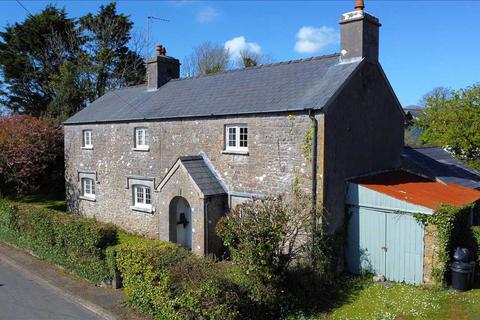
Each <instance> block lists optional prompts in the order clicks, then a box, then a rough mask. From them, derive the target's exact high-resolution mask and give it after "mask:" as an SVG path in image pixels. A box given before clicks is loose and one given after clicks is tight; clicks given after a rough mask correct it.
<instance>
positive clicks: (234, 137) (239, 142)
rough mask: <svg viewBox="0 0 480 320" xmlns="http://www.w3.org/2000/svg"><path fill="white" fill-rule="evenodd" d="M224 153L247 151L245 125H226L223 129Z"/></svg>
mask: <svg viewBox="0 0 480 320" xmlns="http://www.w3.org/2000/svg"><path fill="white" fill-rule="evenodd" d="M225 145H226V148H225V149H226V151H240V152H246V151H248V127H247V126H246V125H227V126H226V127H225Z"/></svg>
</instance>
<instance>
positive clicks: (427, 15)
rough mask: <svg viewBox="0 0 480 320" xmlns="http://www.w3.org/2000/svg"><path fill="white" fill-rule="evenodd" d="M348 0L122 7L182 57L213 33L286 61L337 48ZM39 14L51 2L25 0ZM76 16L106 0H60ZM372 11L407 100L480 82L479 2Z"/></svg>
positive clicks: (8, 16) (388, 65)
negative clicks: (149, 22) (434, 90)
mask: <svg viewBox="0 0 480 320" xmlns="http://www.w3.org/2000/svg"><path fill="white" fill-rule="evenodd" d="M354 2H355V1H354V0H345V1H305V2H300V1H295V2H293V1H252V2H248V1H225V2H220V1H214V2H195V1H118V9H119V11H120V12H123V13H125V14H127V15H130V17H131V19H132V20H133V22H134V23H135V29H136V30H135V32H137V33H138V34H143V35H145V34H146V30H147V16H149V15H151V16H155V17H160V18H165V19H169V20H170V22H160V21H154V22H153V23H152V27H151V42H152V44H155V43H161V44H163V45H164V46H166V48H167V51H168V54H169V55H171V56H175V57H177V58H179V59H180V60H182V59H183V58H184V57H185V56H186V55H188V54H189V53H190V52H191V50H192V48H193V47H194V46H195V45H197V44H199V43H201V42H203V41H207V40H210V41H212V42H216V43H219V44H222V45H225V44H227V45H228V46H229V48H230V51H231V52H232V53H233V54H234V53H235V52H237V51H238V50H239V49H242V48H247V47H248V48H250V49H251V50H254V51H259V52H261V53H264V54H266V55H268V56H270V57H271V60H273V61H284V60H291V59H298V58H304V57H310V56H317V55H322V54H328V53H333V52H338V51H339V43H338V32H339V25H338V20H339V17H340V15H341V14H342V13H344V12H347V11H351V10H352V9H353V5H354ZM21 3H22V4H23V5H24V6H25V7H26V8H27V9H28V10H29V11H30V12H32V13H33V14H34V13H37V12H39V11H41V10H42V9H43V8H44V7H45V6H46V5H47V4H48V3H52V2H50V1H21ZM53 3H55V4H56V5H57V6H60V7H65V8H66V10H67V12H68V14H69V15H70V16H71V17H78V16H82V15H84V14H86V13H88V12H96V11H97V10H98V7H99V6H100V5H101V4H102V3H108V2H106V1H56V2H53ZM365 4H366V11H367V12H369V13H370V14H373V15H375V16H377V17H378V18H379V19H380V21H381V23H382V28H381V30H380V62H381V64H382V66H383V68H384V70H385V72H386V74H387V76H388V78H389V80H390V82H391V84H392V86H393V88H394V90H395V92H396V93H397V96H398V98H399V99H400V101H401V103H402V104H403V105H404V106H407V105H411V104H416V103H417V102H418V101H419V100H420V98H421V97H422V96H423V94H425V93H426V92H428V91H429V90H431V89H432V88H434V87H437V86H445V87H450V88H453V89H458V88H462V87H466V86H468V85H472V84H474V83H476V82H479V81H480V62H479V61H480V59H479V56H480V41H479V39H480V36H479V34H480V19H479V18H478V13H479V12H480V1H372V0H370V1H369V0H366V1H365ZM25 17H26V12H25V10H24V9H23V8H22V7H21V6H20V5H19V4H18V3H17V2H15V1H2V2H1V3H0V27H1V28H3V27H4V26H5V25H7V24H8V23H10V24H12V23H15V22H21V21H23V20H24V19H25Z"/></svg>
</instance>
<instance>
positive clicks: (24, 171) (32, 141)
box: [0, 114, 64, 195]
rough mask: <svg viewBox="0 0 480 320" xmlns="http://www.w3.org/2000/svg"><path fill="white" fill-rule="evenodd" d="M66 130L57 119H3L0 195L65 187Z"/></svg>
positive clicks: (0, 147) (18, 116)
mask: <svg viewBox="0 0 480 320" xmlns="http://www.w3.org/2000/svg"><path fill="white" fill-rule="evenodd" d="M63 163H64V160H63V128H62V126H61V124H60V123H59V122H58V121H57V120H54V119H47V118H36V117H32V116H28V115H21V114H13V115H11V116H8V117H1V118H0V181H1V182H0V193H1V194H7V195H12V194H19V193H29V192H34V191H38V190H39V189H41V188H42V187H45V186H46V185H47V183H48V188H49V191H59V190H52V186H53V187H54V188H57V189H59V188H63V185H64V182H63V170H64V166H63Z"/></svg>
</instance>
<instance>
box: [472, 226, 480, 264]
mask: <svg viewBox="0 0 480 320" xmlns="http://www.w3.org/2000/svg"><path fill="white" fill-rule="evenodd" d="M472 234H473V237H474V238H475V244H476V249H477V252H476V258H477V261H480V226H475V227H472Z"/></svg>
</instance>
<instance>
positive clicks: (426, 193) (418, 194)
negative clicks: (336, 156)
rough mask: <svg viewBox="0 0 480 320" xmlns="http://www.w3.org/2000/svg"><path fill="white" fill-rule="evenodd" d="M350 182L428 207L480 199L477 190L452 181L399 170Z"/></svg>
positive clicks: (453, 204) (454, 204)
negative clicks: (447, 182) (436, 179)
mask: <svg viewBox="0 0 480 320" xmlns="http://www.w3.org/2000/svg"><path fill="white" fill-rule="evenodd" d="M352 182H353V183H356V184H359V185H361V186H364V187H365V188H368V189H370V190H374V191H377V192H380V193H383V194H386V195H389V196H391V197H394V198H396V199H399V200H403V201H407V202H409V203H413V204H416V205H420V206H424V207H427V208H430V209H437V208H438V207H439V206H440V205H442V204H445V205H452V206H464V205H467V204H469V203H472V202H475V201H477V200H478V199H480V191H477V190H473V189H469V188H465V187H462V186H460V185H458V184H455V183H449V184H443V183H440V182H436V181H433V180H428V179H426V178H423V177H420V176H417V175H414V174H411V173H409V172H406V171H401V170H398V171H391V172H386V173H380V174H376V175H372V176H368V177H362V178H357V179H353V180H352Z"/></svg>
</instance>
